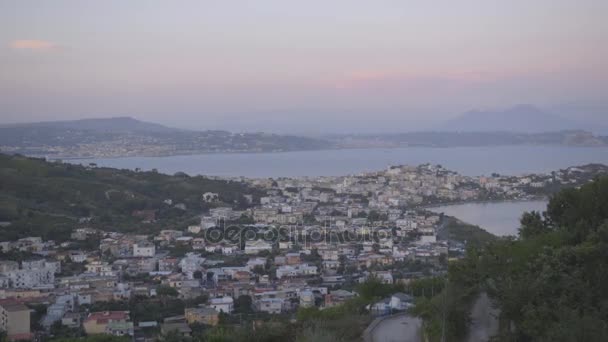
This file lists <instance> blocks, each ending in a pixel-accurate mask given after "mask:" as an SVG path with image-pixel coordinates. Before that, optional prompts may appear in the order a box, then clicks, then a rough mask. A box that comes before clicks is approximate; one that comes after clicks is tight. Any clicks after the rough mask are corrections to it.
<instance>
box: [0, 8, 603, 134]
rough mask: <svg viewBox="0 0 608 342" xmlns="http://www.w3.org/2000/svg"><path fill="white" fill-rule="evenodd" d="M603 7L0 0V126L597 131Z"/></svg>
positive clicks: (600, 110)
mask: <svg viewBox="0 0 608 342" xmlns="http://www.w3.org/2000/svg"><path fill="white" fill-rule="evenodd" d="M607 16H608V1H606V0H577V1H575V0H534V1H530V0H524V1H522V0H509V1H504V0H500V1H497V0H459V1H453V0H444V1H440V0H432V1H431V0H425V1H422V0H421V1H410V0H374V1H369V0H367V1H359V0H331V1H328V0H324V1H318V0H306V1H296V0H258V1H247V0H241V1H233V0H218V1H208V0H197V1H194V0H193V1H185V0H184V1H182V0H172V1H156V0H130V1H124V0H104V1H88V0H72V1H67V0H53V1H36V0H32V1H30V0H14V1H13V0H1V1H0V123H14V122H29V121H48V120H65V119H78V118H92V117H113V116H132V117H135V118H138V119H142V120H148V121H153V122H159V123H163V124H167V125H171V126H175V127H183V128H196V129H218V128H219V129H229V130H233V131H276V132H307V133H312V134H314V133H315V132H319V133H321V132H323V133H327V132H345V131H352V132H358V131H405V130H411V129H421V128H425V127H432V126H433V125H434V124H435V123H437V122H441V121H443V120H447V119H449V118H452V117H454V116H456V115H459V114H460V113H462V112H464V111H468V110H471V109H484V108H490V109H497V108H505V107H509V106H513V105H516V104H520V103H530V104H534V105H537V106H540V107H542V108H549V109H551V110H553V111H555V112H557V113H559V114H560V115H563V116H569V117H571V118H576V119H579V120H585V121H588V122H597V123H603V122H607V121H608V112H607V111H606V109H608V96H607V95H608V20H606V17H607Z"/></svg>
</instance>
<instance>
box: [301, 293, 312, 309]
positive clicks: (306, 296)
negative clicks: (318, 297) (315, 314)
mask: <svg viewBox="0 0 608 342" xmlns="http://www.w3.org/2000/svg"><path fill="white" fill-rule="evenodd" d="M300 306H301V307H304V308H310V307H313V306H315V295H314V294H313V293H312V291H310V290H304V291H300Z"/></svg>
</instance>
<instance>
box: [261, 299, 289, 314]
mask: <svg viewBox="0 0 608 342" xmlns="http://www.w3.org/2000/svg"><path fill="white" fill-rule="evenodd" d="M283 303H284V300H283V299H282V298H263V299H260V300H257V301H256V302H255V308H256V310H257V311H261V312H267V313H270V314H280V313H281V312H282V311H283Z"/></svg>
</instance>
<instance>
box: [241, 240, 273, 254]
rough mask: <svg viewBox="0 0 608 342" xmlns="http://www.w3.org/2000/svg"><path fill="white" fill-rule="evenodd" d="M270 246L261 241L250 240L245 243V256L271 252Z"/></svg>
mask: <svg viewBox="0 0 608 342" xmlns="http://www.w3.org/2000/svg"><path fill="white" fill-rule="evenodd" d="M271 250H272V245H271V244H270V243H269V242H266V241H263V240H250V241H247V242H246V243H245V254H258V253H259V252H261V251H269V252H270V251H271Z"/></svg>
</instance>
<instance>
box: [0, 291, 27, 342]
mask: <svg viewBox="0 0 608 342" xmlns="http://www.w3.org/2000/svg"><path fill="white" fill-rule="evenodd" d="M0 318H1V319H0V331H5V332H6V335H7V337H8V338H9V339H10V340H29V339H31V338H32V337H33V336H32V333H31V332H30V309H28V308H27V307H26V306H25V305H23V304H22V303H21V302H19V301H17V300H15V299H3V300H0Z"/></svg>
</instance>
